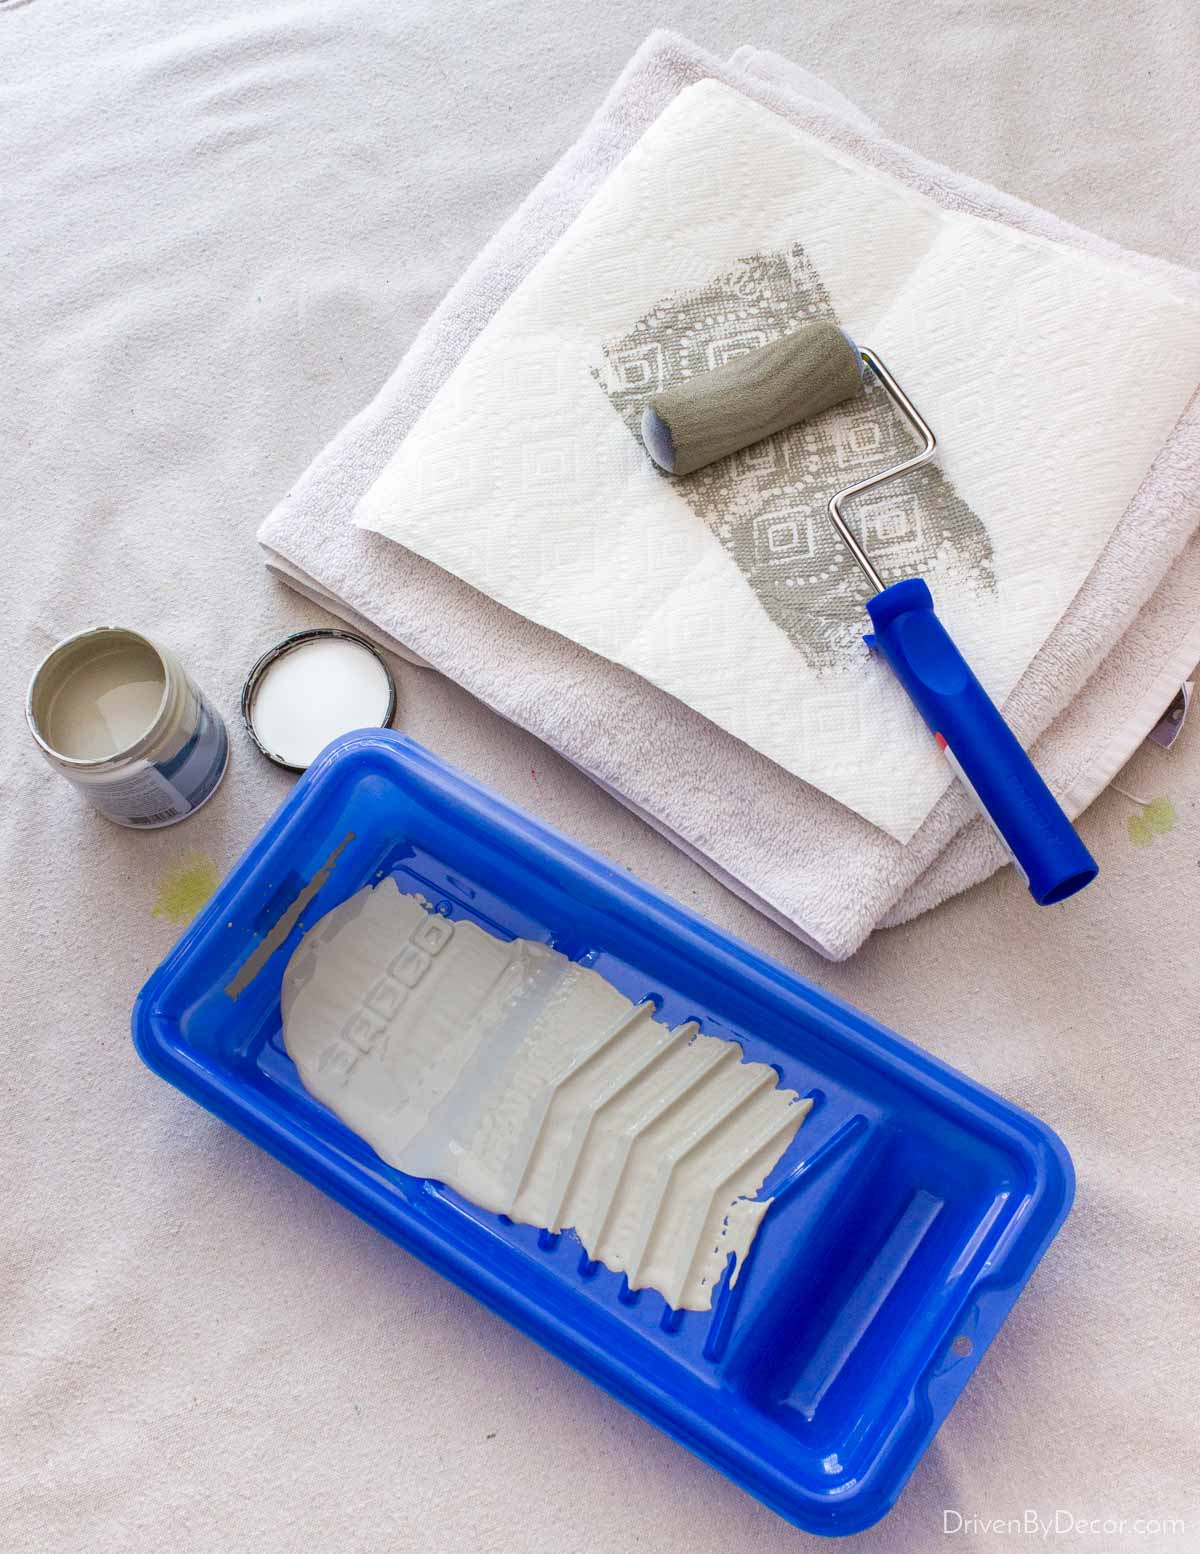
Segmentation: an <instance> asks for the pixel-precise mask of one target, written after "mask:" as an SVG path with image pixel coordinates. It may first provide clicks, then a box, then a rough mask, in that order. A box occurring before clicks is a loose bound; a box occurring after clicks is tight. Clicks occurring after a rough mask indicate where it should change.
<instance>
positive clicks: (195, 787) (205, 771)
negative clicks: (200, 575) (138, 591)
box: [25, 626, 229, 830]
mask: <svg viewBox="0 0 1200 1554" xmlns="http://www.w3.org/2000/svg"><path fill="white" fill-rule="evenodd" d="M25 717H26V720H27V721H28V723H29V728H30V731H31V732H32V734H33V737H34V739H35V740H36V741H37V743H38V746H39V748H40V749H41V752H42V754H43V755H44V756H45V757H46V759H47V761H49V763H50V765H51V766H52V767H54V769H55V770H56V771H58V772H61V773H62V775H63V776H64V777H67V778H69V779H70V781H71V782H73V783H74V784H75V786H76V787H77V788H78V789H79V791H80V793H82V794H83V795H84V797H85V798H87V799H88V800H89V801H90V802H91V803H92V804H94V805H95V807H96V808H97V809H98V810H99V811H100V812H101V814H104V815H107V816H108V818H109V819H110V820H115V821H116V822H117V824H118V825H122V826H136V827H139V828H141V829H146V830H149V829H153V828H155V827H157V826H171V825H174V824H175V822H176V821H178V820H186V819H187V817H188V816H189V815H192V814H194V813H195V812H196V810H198V809H199V808H200V806H201V804H203V803H205V802H206V801H207V800H208V799H210V798H211V797H212V795H213V794H214V793H215V792H216V790H217V785H218V784H219V783H220V781H221V778H222V777H223V776H224V775H225V766H226V763H227V761H228V759H229V737H228V735H227V734H226V732H225V725H224V723H222V721H221V718H220V716H219V714H218V713H217V712H216V711H215V710H214V708H213V707H212V705H211V703H210V702H209V701H208V700H207V698H206V697H205V696H204V695H203V694H202V693H201V692H200V691H199V690H198V689H197V688H196V686H195V685H194V684H193V683H192V681H191V680H189V679H188V677H187V675H186V674H185V673H184V670H183V666H182V665H181V664H180V662H179V660H178V659H177V658H176V657H175V655H174V654H173V653H171V652H169V651H168V650H167V649H166V648H164V647H160V646H159V645H158V644H157V643H154V642H151V641H150V639H149V638H148V637H143V636H142V635H141V634H140V633H139V632H136V631H129V630H127V629H126V628H125V627H123V626H93V627H91V628H90V629H89V630H87V631H80V632H77V633H76V634H75V635H74V636H73V637H67V638H65V639H64V640H63V641H62V642H60V643H59V644H58V646H57V647H55V648H53V649H52V650H51V651H50V652H49V653H48V654H47V655H46V657H45V658H44V659H43V660H42V662H41V663H40V664H39V665H38V667H37V669H35V670H34V674H33V679H32V680H31V681H30V683H29V694H28V696H27V697H26V701H25Z"/></svg>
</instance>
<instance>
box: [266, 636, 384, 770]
mask: <svg viewBox="0 0 1200 1554" xmlns="http://www.w3.org/2000/svg"><path fill="white" fill-rule="evenodd" d="M395 712H396V682H395V681H394V680H393V678H392V673H391V670H390V669H389V668H388V666H387V664H385V663H384V661H383V657H382V655H381V654H380V653H379V652H378V651H377V649H376V648H374V647H373V646H372V644H371V643H370V642H368V641H366V639H365V638H363V637H359V636H356V635H355V633H354V632H352V631H341V630H339V629H338V628H336V627H329V628H314V629H313V630H311V631H297V632H295V633H293V635H292V636H290V637H285V638H284V639H283V641H282V642H277V643H276V644H275V646H274V647H273V648H269V649H268V650H267V651H266V652H265V653H264V654H263V655H262V657H261V658H259V659H258V661H257V662H256V663H255V665H254V667H253V668H252V669H251V671H250V673H249V674H248V675H247V676H246V683H245V684H244V685H243V686H242V721H243V722H244V723H245V725H246V731H247V733H248V734H249V735H250V738H251V739H252V740H253V741H254V743H255V744H256V745H257V746H258V748H259V749H260V750H261V751H262V753H263V755H265V756H266V757H267V759H268V760H270V761H274V762H275V763H276V764H277V765H279V766H286V767H287V768H288V770H289V771H293V772H302V771H304V770H305V768H306V767H307V766H308V765H309V764H310V763H311V762H312V761H313V760H314V759H315V757H316V756H317V755H318V754H319V753H320V751H322V750H323V749H324V748H325V746H326V745H327V744H328V743H329V741H330V740H331V739H336V738H337V736H338V735H339V734H348V733H350V732H351V731H352V730H353V729H358V728H387V727H388V725H389V724H390V723H391V721H392V718H393V717H394V716H395Z"/></svg>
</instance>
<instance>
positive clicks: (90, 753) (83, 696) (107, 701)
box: [42, 632, 167, 761]
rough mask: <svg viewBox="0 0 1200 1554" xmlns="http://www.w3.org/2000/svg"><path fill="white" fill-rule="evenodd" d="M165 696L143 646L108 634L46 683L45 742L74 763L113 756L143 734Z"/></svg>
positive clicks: (162, 677)
mask: <svg viewBox="0 0 1200 1554" xmlns="http://www.w3.org/2000/svg"><path fill="white" fill-rule="evenodd" d="M166 690H167V675H166V670H165V668H164V666H163V662H162V660H161V659H160V658H159V656H158V654H157V653H156V652H155V651H154V649H153V648H152V647H151V646H150V645H149V643H146V642H142V641H141V640H139V639H138V638H136V637H133V636H131V635H130V634H128V633H122V632H114V633H113V634H112V636H111V638H110V639H108V640H106V641H105V642H104V643H102V644H101V645H100V646H99V648H98V651H97V652H95V653H94V654H91V655H88V656H86V657H83V658H79V659H77V660H76V662H75V663H73V664H71V665H69V666H67V667H66V668H65V670H64V673H63V674H62V675H61V676H58V677H56V678H55V680H54V681H53V682H52V684H51V687H50V689H49V692H48V694H47V698H46V711H45V716H44V718H43V720H42V726H43V727H44V729H45V732H46V741H47V743H48V744H50V745H51V746H52V747H53V748H54V749H55V750H57V751H58V752H59V753H60V754H61V755H65V756H69V757H71V758H72V759H74V760H77V761H100V760H103V759H105V757H107V756H114V755H119V754H120V752H121V751H122V750H127V749H128V748H129V747H130V745H133V744H136V742H137V741H138V740H139V739H141V738H142V737H143V735H145V734H146V733H147V732H148V731H149V729H150V727H151V725H152V724H153V722H154V720H155V718H156V717H157V716H158V709H159V708H160V707H161V705H162V700H163V697H164V696H165V695H166Z"/></svg>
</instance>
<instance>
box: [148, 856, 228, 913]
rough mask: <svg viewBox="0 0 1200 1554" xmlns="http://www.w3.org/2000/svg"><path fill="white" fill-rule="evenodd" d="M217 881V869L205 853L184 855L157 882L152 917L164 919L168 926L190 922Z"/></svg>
mask: <svg viewBox="0 0 1200 1554" xmlns="http://www.w3.org/2000/svg"><path fill="white" fill-rule="evenodd" d="M219 881H220V875H219V874H218V873H217V866H216V864H215V863H214V862H213V861H212V859H211V858H210V857H209V856H208V854H207V853H198V852H190V853H184V855H183V857H182V858H180V859H179V860H178V862H177V863H173V864H172V865H171V867H170V868H169V869H167V870H166V871H165V872H164V873H163V875H162V876H161V878H160V879H159V882H158V900H157V902H156V903H155V906H154V915H155V917H165V918H166V919H167V921H168V922H170V923H186V922H188V921H190V919H191V918H193V917H195V915H196V913H197V912H198V911H199V910H200V908H201V907H202V906H203V905H204V903H205V902H206V901H207V900H208V898H209V896H211V895H212V893H213V891H214V890H216V888H217V885H218V883H219Z"/></svg>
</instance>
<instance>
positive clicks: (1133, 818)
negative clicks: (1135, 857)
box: [1125, 798, 1177, 847]
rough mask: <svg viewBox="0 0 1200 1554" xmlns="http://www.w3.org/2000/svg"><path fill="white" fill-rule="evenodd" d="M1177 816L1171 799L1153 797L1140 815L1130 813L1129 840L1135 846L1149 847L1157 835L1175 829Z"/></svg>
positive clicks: (1127, 825)
mask: <svg viewBox="0 0 1200 1554" xmlns="http://www.w3.org/2000/svg"><path fill="white" fill-rule="evenodd" d="M1176 818H1177V817H1176V814H1175V806H1174V804H1172V803H1171V801H1170V799H1166V798H1157V799H1151V800H1150V802H1149V804H1147V805H1146V807H1145V809H1143V810H1142V812H1141V814H1140V815H1130V817H1129V819H1128V820H1127V821H1126V822H1125V825H1126V829H1127V830H1128V832H1129V840H1130V841H1131V842H1132V843H1133V845H1134V846H1135V847H1149V846H1150V843H1151V842H1152V841H1153V840H1154V838H1155V837H1156V836H1160V835H1162V833H1163V832H1165V831H1171V830H1173V829H1174V826H1175V821H1176Z"/></svg>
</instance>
